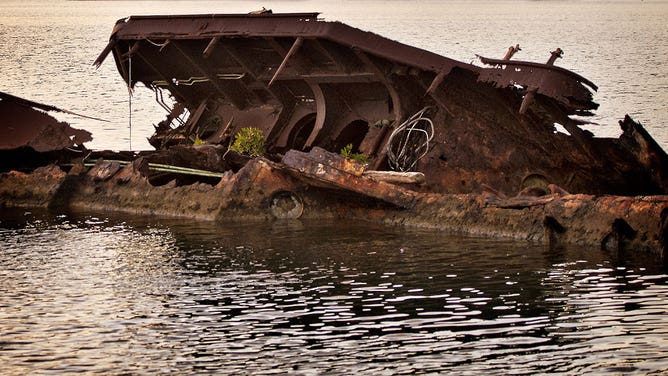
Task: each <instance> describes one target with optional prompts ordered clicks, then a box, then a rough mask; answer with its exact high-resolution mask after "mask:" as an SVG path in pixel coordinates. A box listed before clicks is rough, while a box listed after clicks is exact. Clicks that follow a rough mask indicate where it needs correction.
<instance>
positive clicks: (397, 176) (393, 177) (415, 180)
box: [362, 171, 426, 184]
mask: <svg viewBox="0 0 668 376" xmlns="http://www.w3.org/2000/svg"><path fill="white" fill-rule="evenodd" d="M362 175H363V176H366V177H369V178H371V179H373V180H376V181H384V182H386V183H391V184H422V183H424V182H425V180H426V179H425V176H424V174H423V173H421V172H398V171H364V173H363V174H362Z"/></svg>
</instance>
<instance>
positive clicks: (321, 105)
mask: <svg viewBox="0 0 668 376" xmlns="http://www.w3.org/2000/svg"><path fill="white" fill-rule="evenodd" d="M306 83H307V84H308V86H309V87H310V88H311V91H313V97H314V98H315V105H316V115H315V125H314V126H313V130H312V131H311V134H310V135H309V136H308V138H307V139H306V142H305V143H304V146H305V147H311V145H313V142H314V141H315V139H316V138H317V137H318V134H319V133H320V130H322V128H323V126H324V125H325V120H326V119H325V117H326V115H327V103H326V100H325V95H324V94H323V93H322V88H321V87H320V85H318V84H317V83H316V82H313V81H310V80H306Z"/></svg>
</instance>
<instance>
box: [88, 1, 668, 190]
mask: <svg viewBox="0 0 668 376" xmlns="http://www.w3.org/2000/svg"><path fill="white" fill-rule="evenodd" d="M557 51H558V54H553V55H552V57H551V58H550V59H549V60H548V63H546V64H542V63H533V62H525V61H514V60H497V59H488V58H481V60H482V62H483V63H485V64H486V66H484V67H479V66H475V65H472V64H466V63H462V62H459V61H456V60H453V59H450V58H447V57H444V56H440V55H437V54H434V53H432V52H429V51H425V50H422V49H419V48H415V47H412V46H408V45H404V44H401V43H399V42H396V41H393V40H389V39H386V38H383V37H381V36H379V35H376V34H373V33H370V32H365V31H362V30H359V29H356V28H353V27H350V26H347V25H345V24H342V23H339V22H326V21H323V20H321V19H318V14H317V13H299V14H276V13H273V14H269V13H264V14H252V15H243V14H242V15H239V14H236V15H235V14H231V15H190V16H132V17H129V18H127V19H123V20H119V21H118V22H117V24H116V26H115V28H114V30H113V32H112V35H111V37H110V41H109V45H108V46H107V48H105V50H104V51H102V53H101V54H100V56H99V57H98V59H97V60H96V64H98V65H99V64H101V63H102V61H103V60H104V59H105V58H106V57H107V56H108V55H109V54H110V53H111V54H113V57H114V59H115V62H116V65H117V68H118V71H119V72H120V74H121V76H122V78H123V79H124V80H125V81H126V82H128V81H131V82H130V84H131V85H132V86H134V85H135V84H136V83H138V82H141V83H143V84H144V85H145V86H147V87H149V88H151V89H153V90H155V91H156V93H157V97H158V98H161V97H162V95H163V94H162V92H163V91H166V92H169V94H170V95H171V96H172V97H173V98H174V99H175V100H176V102H177V103H176V105H175V108H174V109H173V110H169V109H168V111H169V114H168V115H167V119H166V120H165V121H163V122H162V123H161V124H160V125H159V126H158V129H157V131H156V134H155V135H154V136H153V137H152V138H151V143H152V144H153V145H154V146H156V147H157V148H169V147H171V146H172V145H175V144H179V143H185V144H189V143H191V142H192V140H194V139H196V138H199V139H201V140H204V141H205V142H208V143H211V144H217V145H223V146H227V145H229V144H230V142H231V141H232V139H233V137H234V135H235V134H236V133H237V132H239V130H240V129H242V128H244V127H255V128H259V129H260V130H261V131H262V133H263V134H264V136H265V137H266V139H267V149H268V153H269V154H270V155H276V156H277V157H275V158H273V159H274V160H275V161H278V160H280V155H282V154H285V153H286V152H287V151H288V150H291V149H294V150H305V151H308V150H310V149H311V148H313V147H321V148H323V149H325V150H327V151H329V152H334V153H338V152H339V151H340V150H341V149H342V148H343V147H345V146H346V145H348V144H351V145H352V147H353V148H352V149H353V152H360V153H364V154H366V155H367V156H369V158H370V162H369V165H370V166H371V168H372V169H376V170H389V169H390V164H388V161H387V155H386V150H387V147H388V144H392V145H396V144H397V142H398V141H397V138H396V137H394V138H393V136H392V133H393V131H395V130H396V129H397V128H398V127H400V125H401V124H402V123H404V122H406V121H407V120H408V119H409V118H410V117H411V116H412V115H413V114H415V113H418V112H419V111H421V110H423V109H425V111H426V112H425V114H426V115H425V116H427V117H428V118H429V119H431V120H432V121H433V126H434V132H433V139H431V140H430V141H429V144H428V146H429V149H428V153H427V154H426V155H425V156H424V157H423V158H421V159H419V161H418V163H416V164H415V167H414V168H413V170H415V171H419V172H423V173H424V174H425V177H426V184H425V185H424V186H423V187H421V188H420V189H421V190H422V191H424V192H438V193H469V192H480V191H481V190H482V188H481V187H482V186H484V185H488V186H492V187H495V188H496V189H499V190H501V191H503V192H505V193H507V194H511V195H512V194H514V193H516V192H517V191H518V190H519V187H520V184H521V182H522V181H523V179H524V178H525V177H526V176H528V175H541V176H543V177H544V178H545V179H546V180H547V181H548V182H549V183H553V184H556V185H559V186H561V187H563V188H564V189H566V190H567V191H569V192H574V193H591V194H622V195H637V194H660V193H666V192H668V183H667V182H666V180H665V178H660V177H659V178H657V174H656V172H655V171H657V169H659V170H663V171H665V170H666V169H668V167H667V166H666V162H665V161H663V160H662V159H660V158H659V159H657V158H653V160H654V161H659V164H656V163H654V164H652V166H649V165H647V164H646V163H644V162H642V161H643V160H644V159H643V158H645V157H646V154H647V153H646V152H644V151H643V150H645V149H643V147H640V146H638V147H627V146H628V145H630V144H629V143H628V142H626V143H625V142H619V141H618V140H615V139H607V138H593V137H592V135H591V133H590V132H588V131H586V130H583V129H581V128H580V127H579V126H580V125H582V124H584V123H586V120H584V118H585V117H586V116H589V115H592V111H593V110H595V109H596V108H597V107H598V105H597V104H596V103H595V102H594V101H593V92H594V91H595V90H596V89H597V87H596V85H595V84H593V83H592V82H591V81H589V80H587V79H586V78H584V77H582V76H580V75H579V74H576V73H574V72H571V71H568V70H566V69H563V68H560V67H557V66H554V65H553V62H554V60H555V59H556V57H559V56H561V50H559V49H557V50H556V51H555V53H556V52H557ZM546 55H547V52H546ZM130 65H131V67H130ZM130 68H131V69H130ZM130 71H131V72H132V77H130V74H129V73H130ZM528 96H531V100H525V99H526V98H527V97H528ZM523 103H524V106H523V105H522V104H523ZM182 108H185V109H186V110H187V113H189V114H191V115H190V116H189V117H186V118H184V119H183V120H182V121H183V124H182V125H181V124H180V123H177V122H175V121H174V118H175V114H179V113H181V112H182ZM574 115H578V117H577V118H574V117H573V116H574ZM172 123H173V124H172ZM556 123H558V124H561V125H562V126H563V127H564V128H565V129H567V130H568V132H569V133H570V135H566V134H563V133H558V132H556V131H555V124H556ZM643 139H646V140H647V139H649V140H651V137H649V135H647V137H644V136H643ZM406 144H407V145H408V144H410V145H409V146H408V149H409V150H410V149H412V150H422V148H421V146H420V145H419V144H418V143H417V141H415V140H412V141H411V140H409V142H408V143H406ZM627 144H628V145H627ZM652 150H653V151H652V153H654V154H657V153H658V154H660V153H661V152H663V151H661V150H660V148H659V149H658V150H654V149H652ZM643 153H645V154H643ZM664 154H665V153H664ZM416 158H417V157H416ZM639 161H640V162H639ZM628 176H634V179H632V180H631V179H628Z"/></svg>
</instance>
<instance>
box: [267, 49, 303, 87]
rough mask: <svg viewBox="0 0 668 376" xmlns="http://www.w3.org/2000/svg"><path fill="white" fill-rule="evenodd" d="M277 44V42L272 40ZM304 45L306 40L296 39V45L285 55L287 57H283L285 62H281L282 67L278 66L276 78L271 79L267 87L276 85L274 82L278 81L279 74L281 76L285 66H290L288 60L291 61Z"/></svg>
mask: <svg viewBox="0 0 668 376" xmlns="http://www.w3.org/2000/svg"><path fill="white" fill-rule="evenodd" d="M272 41H274V42H275V43H276V44H278V43H277V42H276V40H274V39H272ZM302 43H304V38H302V37H298V38H297V39H295V41H294V43H292V47H290V50H289V51H288V52H286V53H285V56H284V57H283V61H282V62H281V65H279V66H278V69H276V72H275V73H274V76H273V77H272V78H271V80H270V81H269V84H268V85H267V86H270V87H271V84H273V83H274V80H276V77H278V75H279V74H281V71H282V70H283V69H284V68H285V66H286V65H287V64H288V59H290V57H291V56H293V55H294V54H296V53H297V50H299V47H301V45H302Z"/></svg>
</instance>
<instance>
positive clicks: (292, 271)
mask: <svg viewBox="0 0 668 376" xmlns="http://www.w3.org/2000/svg"><path fill="white" fill-rule="evenodd" d="M0 282H1V283H0V374H2V375H23V374H26V375H28V374H30V375H33V374H54V373H58V374H61V373H65V374H72V373H85V374H90V373H101V374H193V373H216V374H252V375H258V374H298V375H314V374H340V375H350V374H356V373H357V374H365V375H397V374H415V373H448V374H457V375H481V374H484V373H491V374H513V375H520V374H526V375H536V374H550V375H552V374H566V375H582V374H606V375H609V374H612V375H622V374H624V375H652V374H653V375H665V374H666V373H665V372H668V315H667V314H666V312H667V311H668V283H667V282H668V275H666V274H665V273H664V272H663V271H662V270H661V268H660V267H658V266H657V264H656V262H652V260H643V259H639V258H632V257H619V256H618V255H613V254H604V253H601V252H599V251H598V250H596V249H581V248H570V249H563V250H555V251H548V250H546V249H544V248H543V247H541V246H535V245H530V244H524V243H514V242H507V241H499V240H487V239H473V238H462V237H455V236H446V235H443V234H440V233H436V232H430V231H419V230H412V229H401V228H387V227H381V226H378V225H372V224H365V223H353V222H349V221H347V222H346V221H317V222H311V221H301V222H296V221H295V222H289V221H287V222H281V221H278V222H273V223H270V222H261V223H243V222H242V223H239V222H234V223H208V222H196V221H182V220H178V221H170V220H164V219H163V220H158V219H155V218H137V217H127V216H114V215H108V214H105V215H101V214H99V213H98V214H86V213H82V214H78V215H74V214H60V215H52V214H48V213H41V212H37V211H32V212H26V211H25V210H18V211H11V212H5V213H4V215H3V216H2V221H0Z"/></svg>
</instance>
